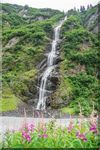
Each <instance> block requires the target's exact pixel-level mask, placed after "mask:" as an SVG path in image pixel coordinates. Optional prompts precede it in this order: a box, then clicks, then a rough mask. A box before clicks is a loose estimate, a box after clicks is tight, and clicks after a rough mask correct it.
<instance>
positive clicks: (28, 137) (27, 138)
mask: <svg viewBox="0 0 100 150" xmlns="http://www.w3.org/2000/svg"><path fill="white" fill-rule="evenodd" d="M26 140H27V141H28V142H30V141H31V137H30V135H28V134H27V135H26Z"/></svg>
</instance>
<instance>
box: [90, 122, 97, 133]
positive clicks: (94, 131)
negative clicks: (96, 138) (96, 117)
mask: <svg viewBox="0 0 100 150" xmlns="http://www.w3.org/2000/svg"><path fill="white" fill-rule="evenodd" d="M90 131H91V132H93V133H97V127H96V124H93V125H91V127H90Z"/></svg>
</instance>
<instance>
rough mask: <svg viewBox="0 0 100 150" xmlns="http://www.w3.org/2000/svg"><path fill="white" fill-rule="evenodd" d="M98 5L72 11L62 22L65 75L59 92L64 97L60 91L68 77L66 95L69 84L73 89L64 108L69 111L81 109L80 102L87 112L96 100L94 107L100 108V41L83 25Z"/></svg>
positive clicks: (61, 67) (76, 111)
mask: <svg viewBox="0 0 100 150" xmlns="http://www.w3.org/2000/svg"><path fill="white" fill-rule="evenodd" d="M96 8H97V7H95V8H93V9H90V10H88V11H85V12H84V13H83V12H81V13H80V12H77V11H75V10H71V11H69V12H68V14H67V15H68V19H67V20H66V22H65V23H64V24H63V26H62V30H61V33H62V35H61V38H62V44H61V50H62V54H61V56H62V60H63V62H62V63H61V65H60V72H61V74H62V78H61V79H60V85H59V86H58V89H57V91H56V92H58V93H60V95H59V99H62V100H63V98H62V97H61V95H62V93H64V90H62V91H61V90H60V92H59V89H63V82H64V81H63V80H64V79H65V80H67V81H69V82H68V83H70V84H68V83H67V82H65V83H66V84H65V89H66V92H65V93H64V95H66V93H67V94H68V93H69V91H68V89H67V88H66V87H67V86H68V87H70V90H71V93H70V95H67V96H66V98H65V102H66V103H67V105H65V106H64V108H63V107H62V111H65V112H67V113H69V112H71V110H73V113H79V109H77V105H78V102H80V103H81V106H82V109H83V113H84V115H87V116H88V114H90V113H91V111H92V105H93V102H94V105H95V110H96V111H98V110H99V108H98V105H99V97H100V92H99V91H98V89H99V79H98V78H99V50H98V45H99V42H98V37H97V35H96V34H94V33H92V32H89V31H88V30H87V29H86V27H85V26H84V22H86V21H85V18H87V17H88V15H89V13H90V15H91V13H92V11H93V13H94V14H95V13H96Z"/></svg>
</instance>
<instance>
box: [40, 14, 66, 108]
mask: <svg viewBox="0 0 100 150" xmlns="http://www.w3.org/2000/svg"><path fill="white" fill-rule="evenodd" d="M66 18H67V17H65V19H64V20H62V21H61V22H60V23H59V25H58V26H56V27H55V28H54V40H53V41H52V49H51V52H50V53H49V54H48V59H47V68H46V70H45V71H44V73H43V75H42V79H41V84H40V89H39V101H38V104H37V110H40V109H42V110H44V109H45V107H46V83H47V79H48V77H49V76H50V74H51V73H52V71H53V69H54V68H55V64H54V59H55V57H57V55H56V51H57V50H56V48H57V43H58V41H59V40H60V39H59V34H60V28H61V26H62V24H63V23H64V21H65V20H66Z"/></svg>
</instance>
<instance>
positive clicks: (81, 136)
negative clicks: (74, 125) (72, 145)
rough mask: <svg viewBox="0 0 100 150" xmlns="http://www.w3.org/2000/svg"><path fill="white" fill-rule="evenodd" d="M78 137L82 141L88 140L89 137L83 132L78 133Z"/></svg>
mask: <svg viewBox="0 0 100 150" xmlns="http://www.w3.org/2000/svg"><path fill="white" fill-rule="evenodd" d="M76 136H77V138H79V139H81V140H82V141H84V142H86V141H87V138H86V137H85V135H84V134H83V133H79V132H77V133H76Z"/></svg>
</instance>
